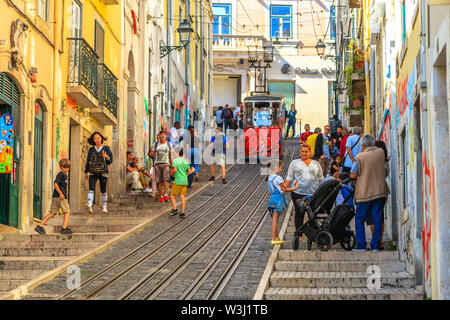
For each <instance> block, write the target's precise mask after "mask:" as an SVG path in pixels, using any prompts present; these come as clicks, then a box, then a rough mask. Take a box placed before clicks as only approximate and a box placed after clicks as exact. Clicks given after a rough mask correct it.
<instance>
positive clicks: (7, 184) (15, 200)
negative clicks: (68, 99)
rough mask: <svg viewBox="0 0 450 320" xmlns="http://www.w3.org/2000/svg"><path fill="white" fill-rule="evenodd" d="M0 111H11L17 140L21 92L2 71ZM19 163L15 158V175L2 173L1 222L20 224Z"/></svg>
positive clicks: (0, 189) (0, 180)
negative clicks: (0, 103) (0, 102)
mask: <svg viewBox="0 0 450 320" xmlns="http://www.w3.org/2000/svg"><path fill="white" fill-rule="evenodd" d="M0 100H1V101H2V102H3V103H5V104H3V105H0V113H2V114H3V113H11V114H12V116H13V119H14V134H15V137H14V139H15V140H18V137H19V136H20V92H19V90H18V89H17V87H16V85H15V83H14V81H13V80H12V79H11V78H10V77H9V76H8V75H7V74H6V73H0ZM19 176H20V174H19V165H18V162H17V161H16V160H15V161H14V164H13V176H11V174H0V223H2V224H8V225H10V226H12V227H15V228H17V227H18V226H19Z"/></svg>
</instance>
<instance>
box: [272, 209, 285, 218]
mask: <svg viewBox="0 0 450 320" xmlns="http://www.w3.org/2000/svg"><path fill="white" fill-rule="evenodd" d="M268 209H269V214H270V217H271V218H273V213H274V212H275V211H277V210H275V208H272V207H269V208H268ZM277 212H278V214H279V215H280V216H281V214H282V213H283V212H284V210H283V211H281V212H280V211H277Z"/></svg>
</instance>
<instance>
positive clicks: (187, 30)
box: [159, 19, 194, 58]
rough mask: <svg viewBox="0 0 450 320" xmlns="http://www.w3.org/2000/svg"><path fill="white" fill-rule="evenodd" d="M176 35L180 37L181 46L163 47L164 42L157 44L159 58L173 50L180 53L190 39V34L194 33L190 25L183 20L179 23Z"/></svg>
mask: <svg viewBox="0 0 450 320" xmlns="http://www.w3.org/2000/svg"><path fill="white" fill-rule="evenodd" d="M177 31H178V34H179V36H180V43H181V44H182V45H181V46H165V45H164V42H163V41H162V40H161V42H160V44H159V51H160V54H159V56H160V57H161V58H164V57H165V56H166V55H168V54H169V53H170V52H171V51H173V50H178V51H180V50H181V49H183V48H185V47H186V46H187V45H188V44H189V41H190V39H191V33H192V32H193V31H194V30H193V29H192V27H191V24H190V23H189V21H187V20H186V19H184V20H183V22H181V23H180V26H179V27H178V29H177Z"/></svg>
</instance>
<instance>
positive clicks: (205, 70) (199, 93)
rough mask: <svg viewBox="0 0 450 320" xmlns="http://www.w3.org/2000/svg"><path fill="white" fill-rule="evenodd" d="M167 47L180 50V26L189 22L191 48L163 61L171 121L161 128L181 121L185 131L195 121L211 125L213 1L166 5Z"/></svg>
mask: <svg viewBox="0 0 450 320" xmlns="http://www.w3.org/2000/svg"><path fill="white" fill-rule="evenodd" d="M164 8H165V12H164V13H165V17H168V18H167V19H165V20H164V21H165V22H164V23H165V29H166V32H167V37H166V38H165V41H164V45H166V46H167V45H169V46H180V45H181V43H180V39H179V33H178V31H177V29H178V27H179V26H180V23H181V22H182V21H183V20H185V19H186V20H187V21H188V22H189V23H190V25H191V28H192V30H193V31H192V33H191V36H190V42H189V44H188V45H187V46H186V47H185V48H184V49H183V50H182V51H172V52H171V53H169V54H168V55H167V58H165V59H163V64H164V65H165V66H166V75H167V78H166V79H165V80H164V83H167V85H165V84H164V87H166V88H167V89H166V90H165V95H166V98H167V100H166V103H167V109H166V110H167V111H168V112H167V114H166V116H167V117H168V118H169V121H167V120H165V121H167V122H166V123H165V124H162V125H161V127H162V128H163V129H165V127H166V126H167V125H170V124H172V123H173V122H175V121H180V122H181V124H182V126H183V127H185V128H186V127H187V126H188V125H189V124H192V121H194V120H198V121H201V120H204V121H205V122H206V123H207V125H209V124H210V123H211V116H212V103H211V102H212V101H211V100H212V94H211V90H212V38H211V35H212V27H211V23H212V20H213V14H212V8H211V3H210V1H206V0H199V1H185V0H166V1H165V6H164Z"/></svg>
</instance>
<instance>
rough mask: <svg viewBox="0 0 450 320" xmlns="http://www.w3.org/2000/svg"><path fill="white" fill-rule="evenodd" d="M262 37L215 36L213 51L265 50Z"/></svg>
mask: <svg viewBox="0 0 450 320" xmlns="http://www.w3.org/2000/svg"><path fill="white" fill-rule="evenodd" d="M263 41H264V38H263V37H262V36H250V35H248V36H243V35H231V34H227V35H214V36H213V41H212V43H213V50H221V49H222V50H223V49H225V50H244V51H247V50H248V48H249V47H252V48H255V47H256V48H260V49H261V50H263Z"/></svg>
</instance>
